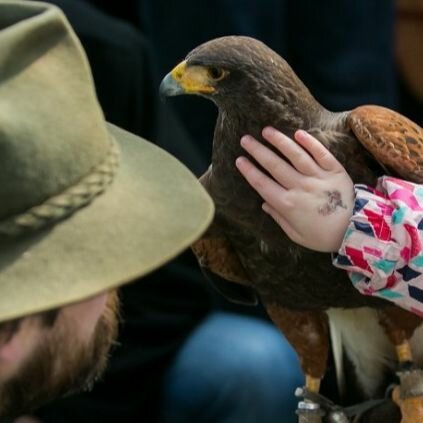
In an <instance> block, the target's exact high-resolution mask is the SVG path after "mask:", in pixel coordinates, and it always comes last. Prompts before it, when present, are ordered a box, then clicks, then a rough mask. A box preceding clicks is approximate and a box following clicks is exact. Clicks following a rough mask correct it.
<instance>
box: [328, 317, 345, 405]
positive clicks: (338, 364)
mask: <svg viewBox="0 0 423 423" xmlns="http://www.w3.org/2000/svg"><path fill="white" fill-rule="evenodd" d="M331 314H332V311H331V310H329V311H328V315H329V336H330V342H331V346H332V355H333V360H334V363H335V374H336V383H337V385H338V390H339V396H340V397H341V399H344V398H345V386H346V382H345V377H344V376H345V372H344V359H343V358H344V348H343V344H342V331H341V330H340V328H339V327H338V325H337V323H338V320H337V319H336V317H332V316H331Z"/></svg>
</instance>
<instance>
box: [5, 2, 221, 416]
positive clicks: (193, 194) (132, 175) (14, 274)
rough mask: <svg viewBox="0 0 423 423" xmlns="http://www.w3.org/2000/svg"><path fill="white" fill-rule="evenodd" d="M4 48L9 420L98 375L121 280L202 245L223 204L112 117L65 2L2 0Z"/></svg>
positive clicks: (113, 330) (104, 358)
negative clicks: (98, 92)
mask: <svg viewBox="0 0 423 423" xmlns="http://www.w3.org/2000/svg"><path fill="white" fill-rule="evenodd" d="M0 62H1V64H2V65H1V67H0V422H2V423H6V422H13V421H15V419H16V418H17V417H18V416H21V415H23V414H24V413H28V412H30V411H31V410H34V409H35V408H37V407H39V406H40V405H41V404H43V403H45V402H47V401H49V400H51V399H53V398H55V397H56V396H62V395H65V394H68V393H70V392H74V391H77V390H80V389H87V388H90V386H92V384H93V382H94V381H95V380H96V379H97V378H98V377H99V376H100V375H101V373H102V371H103V369H104V368H105V366H106V363H107V355H108V352H109V349H110V347H111V345H112V344H113V342H114V340H115V339H116V333H117V326H118V324H117V322H118V296H117V292H116V289H117V287H118V286H119V285H121V284H124V283H127V282H129V281H131V280H133V279H135V278H137V277H139V276H142V275H144V274H146V273H148V272H150V271H152V270H154V269H156V268H157V267H159V266H160V265H162V264H163V263H164V262H166V261H168V260H170V259H171V258H173V257H175V256H176V255H177V254H178V253H179V252H181V251H182V250H183V249H185V248H186V247H188V246H189V245H190V244H191V243H192V242H193V241H194V240H195V239H196V238H197V237H198V236H200V234H201V233H202V232H203V231H204V230H205V229H206V227H207V226H208V224H209V222H210V220H211V218H212V214H213V206H212V203H211V201H210V199H209V197H208V195H207V194H206V193H205V192H204V190H203V189H202V188H201V186H200V184H199V183H198V182H197V180H196V179H195V177H194V176H193V175H192V174H191V173H190V172H189V171H187V170H186V169H185V168H184V167H183V166H182V165H181V164H180V163H179V162H178V161H177V160H176V159H174V158H173V157H171V156H170V155H168V154H167V153H165V152H163V151H162V150H160V149H159V148H157V147H156V146H154V145H152V144H150V143H148V142H147V141H145V140H142V139H141V138H139V137H136V136H134V135H132V134H130V133H128V132H126V131H123V130H122V129H119V128H117V127H116V126H113V125H111V124H108V123H107V122H106V121H105V120H104V117H103V114H102V112H101V110H100V107H99V105H98V102H97V99H96V95H95V91H94V88H93V82H92V77H91V73H90V70H89V65H88V62H87V60H86V57H85V55H84V53H83V50H82V48H81V45H80V43H79V41H78V39H77V38H76V36H75V34H74V33H73V31H72V29H71V27H70V25H69V24H68V22H67V21H66V19H65V17H64V15H63V14H62V12H61V11H60V10H59V9H57V8H56V7H54V6H51V5H47V4H43V3H36V2H24V1H12V0H10V1H9V0H5V1H1V2H0ZM21 421H22V419H21Z"/></svg>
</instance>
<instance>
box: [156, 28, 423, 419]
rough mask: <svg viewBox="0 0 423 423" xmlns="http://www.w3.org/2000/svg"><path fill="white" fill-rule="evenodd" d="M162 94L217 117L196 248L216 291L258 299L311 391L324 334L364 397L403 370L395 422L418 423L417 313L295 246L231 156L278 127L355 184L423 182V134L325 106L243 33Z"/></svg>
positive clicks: (191, 61)
mask: <svg viewBox="0 0 423 423" xmlns="http://www.w3.org/2000/svg"><path fill="white" fill-rule="evenodd" d="M160 90H161V94H162V95H165V96H173V95H180V94H196V95H200V96H203V97H205V98H207V99H209V100H211V101H213V102H214V103H215V104H216V106H217V107H218V110H219V114H218V118H217V122H216V126H215V133H214V141H213V153H212V165H211V166H210V168H209V170H208V171H207V172H206V173H205V174H204V175H203V176H202V177H201V178H200V180H201V182H202V183H203V185H204V186H205V188H206V189H207V191H208V192H209V193H210V195H211V196H212V198H213V200H214V202H215V205H216V217H215V220H214V222H213V224H212V226H211V227H210V228H209V230H208V232H207V233H206V234H205V235H204V236H203V237H202V238H201V239H200V240H199V241H198V242H197V243H196V244H194V245H193V250H194V252H195V254H196V255H197V258H198V260H199V263H200V265H201V266H202V267H203V268H204V270H205V271H206V272H207V273H208V274H209V275H211V279H212V280H213V282H214V284H215V285H216V286H217V288H218V289H219V290H220V292H221V293H223V294H224V295H225V296H227V297H228V298H229V299H231V300H233V301H236V302H241V303H254V302H255V301H256V299H257V296H258V297H259V298H260V300H261V302H262V303H263V305H264V307H265V308H266V310H267V312H268V314H269V316H270V318H271V319H272V320H273V322H274V323H275V325H276V326H277V327H278V328H279V329H280V330H281V331H282V332H283V333H284V335H285V336H286V338H287V339H288V341H289V342H290V343H291V344H292V346H293V347H294V348H295V350H296V351H297V353H298V355H299V357H300V360H301V365H302V368H303V370H304V372H305V375H306V388H307V390H308V391H309V392H318V391H319V389H320V381H321V379H322V377H323V375H324V373H325V369H326V361H327V355H328V348H329V342H330V340H329V332H331V333H332V334H333V345H334V346H335V349H336V351H337V354H336V362H337V364H338V368H339V369H340V372H339V373H340V376H342V360H341V359H340V351H341V347H342V349H343V350H344V352H345V354H346V355H347V356H348V357H349V360H350V361H351V362H352V364H353V366H354V369H355V373H356V378H357V380H358V382H359V384H360V387H361V390H362V393H363V397H367V398H370V397H375V396H377V395H380V394H381V389H384V388H385V386H384V374H385V373H386V372H387V371H390V372H392V373H394V372H395V371H396V370H398V369H399V370H402V373H401V381H402V383H401V385H400V386H399V390H398V389H397V390H396V391H395V392H396V401H397V403H399V404H400V406H401V411H402V414H403V420H402V421H403V422H406V423H411V422H413V423H416V422H418V421H421V422H423V418H422V417H421V416H423V396H420V397H419V396H417V397H416V395H423V389H422V386H419V388H420V390H419V392H418V393H417V394H416V389H417V388H416V386H415V385H416V384H418V383H419V382H418V381H419V380H420V381H421V380H422V375H421V374H420V373H419V370H410V363H411V362H413V360H414V363H417V364H420V363H421V364H423V329H422V331H420V330H419V327H420V325H421V322H422V320H421V317H419V316H416V315H414V314H411V313H409V312H407V311H405V310H403V309H399V308H397V307H396V306H393V305H390V304H391V303H387V302H386V301H384V300H382V299H378V298H374V297H369V296H364V295H361V294H360V293H359V292H358V291H357V290H356V289H355V288H354V287H353V286H352V284H351V282H350V281H349V279H348V277H347V274H346V272H345V271H343V270H339V269H336V268H335V267H333V266H332V263H331V258H330V256H328V255H327V254H323V253H318V252H314V251H311V250H308V249H306V248H303V247H301V246H298V245H296V244H295V243H293V242H292V241H291V240H290V239H289V238H288V237H287V236H286V235H285V234H284V233H283V232H282V231H281V230H280V228H279V227H278V226H277V225H276V223H275V222H274V221H273V220H272V219H271V218H270V217H269V216H268V215H266V214H265V213H264V212H263V211H262V209H261V204H262V200H261V199H260V198H259V196H258V195H257V194H256V192H255V191H254V190H253V189H252V188H251V187H250V186H249V185H248V184H247V183H246V182H245V180H244V179H243V178H242V176H241V175H240V174H239V172H238V171H237V169H236V167H235V159H236V158H237V157H239V156H240V155H243V154H245V152H244V151H241V147H240V138H241V137H242V136H243V135H245V134H250V135H252V136H254V137H255V138H256V139H259V140H262V141H263V138H262V137H261V131H262V129H263V128H264V127H265V126H273V127H275V128H277V129H279V130H280V131H282V132H283V133H285V134H286V135H288V136H290V137H292V136H293V134H294V132H295V131H296V130H297V129H304V130H307V131H308V132H309V133H310V134H312V135H314V136H315V137H316V138H317V139H319V140H320V141H321V142H322V143H323V144H324V145H325V146H326V147H327V148H329V150H330V151H331V152H332V153H333V154H334V155H335V156H336V157H337V159H338V160H339V161H340V162H341V163H342V164H343V166H344V167H345V168H346V169H347V171H348V173H349V175H350V176H351V178H352V179H353V181H354V182H360V183H365V184H369V185H374V184H375V183H376V179H377V177H379V176H381V175H382V174H384V173H389V174H392V175H397V176H399V177H402V178H404V179H407V180H410V181H415V182H420V183H423V130H422V129H421V128H420V127H419V126H417V125H416V124H414V123H413V122H411V121H409V120H408V119H406V118H405V117H403V116H401V115H399V114H397V113H395V112H393V111H390V110H387V109H384V108H381V107H377V106H362V107H358V108H357V109H355V110H352V111H346V112H342V113H332V112H330V111H328V110H326V109H325V108H324V107H323V106H321V105H320V104H319V103H318V102H317V101H316V100H315V98H314V97H313V96H312V94H311V93H310V92H309V90H308V89H307V88H306V86H305V85H304V84H303V83H302V82H301V81H300V79H299V78H298V77H297V76H296V75H295V73H294V72H293V70H292V69H291V67H290V66H289V65H288V63H287V62H286V61H285V60H284V59H282V58H281V57H280V56H279V55H278V54H276V53H275V52H274V51H272V50H271V49H270V48H268V47H267V46H266V45H264V44H263V43H261V42H260V41H257V40H255V39H252V38H249V37H242V36H230V37H223V38H218V39H215V40H211V41H208V42H206V43H204V44H202V45H200V46H198V47H197V48H195V49H194V50H193V51H191V52H190V53H189V54H188V55H187V57H186V59H185V60H184V61H183V62H181V63H180V64H179V65H177V66H176V67H175V68H174V69H173V70H172V71H171V72H170V73H169V74H168V75H166V77H165V78H164V79H163V81H162V84H161V88H160ZM416 328H417V329H416ZM410 339H411V343H413V342H415V343H416V344H419V343H418V342H417V341H416V340H418V339H420V340H421V341H422V342H420V344H421V346H420V348H419V347H418V345H417V346H416V349H415V350H413V345H412V346H411V348H410ZM412 350H413V351H412ZM412 352H413V353H414V357H413V355H412ZM397 360H398V361H399V367H397V366H398V361H397ZM416 372H417V373H416ZM410 375H411V376H410ZM416 375H417V376H416ZM404 378H405V379H404ZM407 378H408V379H407ZM411 379H412V380H414V381H416V382H415V384H414V385H413V383H412V382H410V380H411ZM411 385H413V387H412V388H411V387H410V386H411ZM407 389H408V390H407ZM417 390H418V389H417ZM410 392H411V393H410ZM416 398H417V399H416ZM410 410H411V411H410ZM410 413H411V414H410ZM410 416H411V417H410ZM416 416H420V417H419V418H420V420H417V418H418V417H416Z"/></svg>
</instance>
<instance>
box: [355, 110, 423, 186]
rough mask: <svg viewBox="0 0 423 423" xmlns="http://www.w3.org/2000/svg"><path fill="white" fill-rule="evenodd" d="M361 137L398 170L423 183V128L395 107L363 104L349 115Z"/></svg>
mask: <svg viewBox="0 0 423 423" xmlns="http://www.w3.org/2000/svg"><path fill="white" fill-rule="evenodd" d="M347 121H348V124H349V125H350V126H351V129H352V130H353V131H354V134H355V135H356V137H357V139H358V141H360V142H361V143H362V144H363V146H364V147H365V148H366V149H367V150H368V151H369V152H370V153H371V154H372V155H373V157H375V159H376V160H378V161H379V162H380V163H381V164H382V165H383V166H385V167H387V169H389V170H390V171H394V173H395V174H397V175H399V176H400V177H402V178H404V179H407V180H409V181H412V182H417V183H423V129H422V128H420V126H419V125H417V124H416V123H414V122H412V121H411V120H410V119H407V118H406V117H405V116H402V115H400V114H399V113H397V112H394V111H393V110H389V109H386V108H384V107H380V106H361V107H358V108H357V109H355V110H353V111H352V112H351V113H350V114H349V115H348V118H347Z"/></svg>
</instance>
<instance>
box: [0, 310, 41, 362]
mask: <svg viewBox="0 0 423 423" xmlns="http://www.w3.org/2000/svg"><path fill="white" fill-rule="evenodd" d="M31 323H32V319H30V318H27V317H24V318H20V319H16V320H11V321H9V322H5V323H1V324H0V365H1V364H7V363H9V364H11V363H13V362H17V361H19V360H20V359H21V358H22V357H24V356H25V355H26V354H27V351H28V350H30V348H31V345H32V344H33V343H34V336H35V335H34V333H33V332H34V331H31V330H29V329H30V326H31V325H30V324H31Z"/></svg>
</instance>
